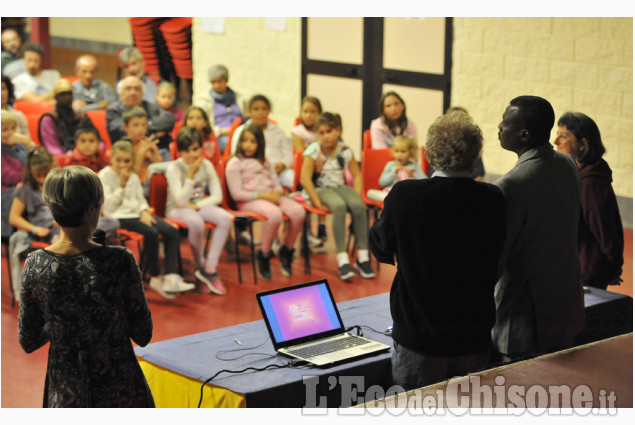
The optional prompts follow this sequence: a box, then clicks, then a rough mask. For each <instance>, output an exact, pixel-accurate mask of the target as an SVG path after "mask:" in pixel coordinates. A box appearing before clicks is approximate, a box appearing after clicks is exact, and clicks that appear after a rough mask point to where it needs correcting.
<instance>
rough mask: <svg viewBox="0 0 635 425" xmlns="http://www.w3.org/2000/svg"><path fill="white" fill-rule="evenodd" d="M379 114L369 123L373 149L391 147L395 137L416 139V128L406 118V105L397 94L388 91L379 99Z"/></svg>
mask: <svg viewBox="0 0 635 425" xmlns="http://www.w3.org/2000/svg"><path fill="white" fill-rule="evenodd" d="M379 112H380V115H379V117H378V118H376V119H374V120H373V121H371V123H370V139H371V143H372V148H373V149H386V148H390V147H392V143H393V141H394V140H395V137H397V136H408V137H412V138H414V139H416V138H417V127H415V124H414V122H412V121H411V120H409V119H408V117H407V116H406V104H405V102H404V101H403V99H402V98H401V96H399V95H398V94H397V93H395V92H394V91H390V92H388V93H386V94H384V95H383V96H382V97H381V99H379Z"/></svg>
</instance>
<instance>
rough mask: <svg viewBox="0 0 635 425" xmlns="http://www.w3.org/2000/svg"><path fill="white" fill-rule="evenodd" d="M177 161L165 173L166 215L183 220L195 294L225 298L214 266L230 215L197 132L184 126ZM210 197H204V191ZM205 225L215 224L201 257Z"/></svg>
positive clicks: (224, 238)
mask: <svg viewBox="0 0 635 425" xmlns="http://www.w3.org/2000/svg"><path fill="white" fill-rule="evenodd" d="M176 144H177V149H178V151H179V154H181V158H179V159H177V160H176V161H172V162H171V163H170V165H168V169H167V171H166V173H165V175H166V178H167V181H168V200H167V204H166V216H167V217H169V218H172V219H175V220H180V221H183V222H184V223H185V224H186V225H187V227H188V239H189V241H190V244H191V245H192V250H193V251H194V260H195V261H196V267H197V270H196V272H195V273H194V276H195V277H196V278H197V279H198V280H199V281H200V285H199V291H200V292H203V293H208V294H209V293H212V292H213V293H215V294H218V295H225V294H226V293H227V289H226V288H225V286H224V285H223V282H221V280H220V278H219V277H218V272H217V270H216V266H217V265H218V259H219V257H220V254H221V251H222V249H223V247H224V246H225V241H226V240H227V236H228V234H229V228H230V226H231V223H232V216H231V214H230V213H229V212H227V211H226V210H224V209H223V208H221V207H219V206H218V204H220V203H221V201H222V200H223V192H222V189H221V185H220V181H219V179H218V176H217V175H216V171H215V170H214V166H213V165H212V163H211V162H210V161H208V160H207V159H205V158H204V157H203V155H202V146H203V140H202V136H201V133H200V132H199V131H198V130H196V129H194V128H189V127H185V128H183V129H181V131H180V132H179V134H178V136H177V139H176ZM206 189H207V190H208V191H209V194H210V196H207V197H206V196H205V190H206ZM205 222H209V223H213V224H215V225H216V228H215V229H214V235H213V237H212V241H211V247H210V250H209V253H208V254H207V258H204V253H203V249H204V237H205Z"/></svg>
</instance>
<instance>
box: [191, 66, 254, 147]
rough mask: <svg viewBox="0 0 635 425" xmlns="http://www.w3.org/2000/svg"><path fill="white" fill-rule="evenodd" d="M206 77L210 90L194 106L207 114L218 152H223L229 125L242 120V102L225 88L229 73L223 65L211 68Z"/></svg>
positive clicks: (235, 94) (234, 93) (236, 95)
mask: <svg viewBox="0 0 635 425" xmlns="http://www.w3.org/2000/svg"><path fill="white" fill-rule="evenodd" d="M208 77H209V82H210V83H211V85H212V88H211V89H210V91H209V92H206V93H204V94H203V95H202V96H201V97H199V98H198V99H196V101H195V102H194V104H195V105H197V106H200V107H201V108H203V110H204V111H205V113H207V116H208V117H209V120H210V124H211V126H212V129H213V130H214V134H216V137H217V138H218V144H219V147H220V150H221V152H225V146H227V142H228V139H229V130H230V128H231V125H232V123H233V122H234V121H235V120H236V118H242V112H241V107H242V105H243V100H242V98H241V97H240V95H238V94H237V93H236V92H234V91H233V90H232V89H231V88H229V86H227V82H228V81H229V72H228V71H227V68H226V67H225V66H224V65H214V66H212V67H211V68H210V69H209V71H208Z"/></svg>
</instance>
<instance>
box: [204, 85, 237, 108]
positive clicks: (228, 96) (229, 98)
mask: <svg viewBox="0 0 635 425" xmlns="http://www.w3.org/2000/svg"><path fill="white" fill-rule="evenodd" d="M209 94H210V95H211V96H212V99H214V102H216V103H220V104H221V105H223V106H225V107H230V106H232V105H233V104H234V103H236V93H234V91H233V90H232V89H230V88H229V87H227V90H226V91H225V93H217V92H215V91H214V89H210V91H209Z"/></svg>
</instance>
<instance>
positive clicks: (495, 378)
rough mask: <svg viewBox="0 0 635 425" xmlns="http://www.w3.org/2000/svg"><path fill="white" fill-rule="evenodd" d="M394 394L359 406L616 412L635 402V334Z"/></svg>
mask: <svg viewBox="0 0 635 425" xmlns="http://www.w3.org/2000/svg"><path fill="white" fill-rule="evenodd" d="M385 390H387V395H389V394H390V389H385ZM392 394H393V395H391V396H389V397H386V398H384V399H380V400H376V401H369V402H367V403H365V404H360V405H358V406H355V407H361V408H366V409H377V408H379V409H385V408H387V409H389V410H390V409H395V410H401V409H407V410H409V411H410V412H411V413H417V412H420V413H422V414H435V412H436V413H441V412H440V411H439V409H442V408H443V409H449V411H450V413H458V414H463V413H466V410H467V409H470V410H469V411H470V412H471V413H474V412H477V413H488V412H487V411H488V410H490V411H492V413H493V411H494V408H495V409H496V412H497V413H500V412H498V410H499V409H500V408H502V409H504V410H508V412H509V413H517V412H518V413H521V412H522V411H523V410H526V409H529V410H530V411H532V413H535V412H541V411H543V412H544V411H546V412H547V413H548V414H556V415H557V414H570V413H571V411H573V412H574V413H578V414H588V413H591V414H594V415H614V414H615V413H616V408H632V407H633V333H632V332H631V333H628V334H625V335H619V336H616V337H613V338H609V339H605V340H601V341H596V342H592V343H589V344H586V345H581V346H578V347H574V348H570V349H567V350H563V351H559V352H556V353H550V354H546V355H544V356H540V357H536V358H533V359H530V360H525V361H521V362H517V363H511V364H507V365H503V366H499V367H496V368H493V369H488V370H485V371H481V372H478V373H474V374H470V375H467V376H462V377H455V378H453V379H450V380H448V381H444V382H440V383H437V384H433V385H430V386H427V387H423V388H419V389H416V390H411V391H408V392H401V393H398V394H395V392H392ZM547 409H549V410H548V411H547Z"/></svg>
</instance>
